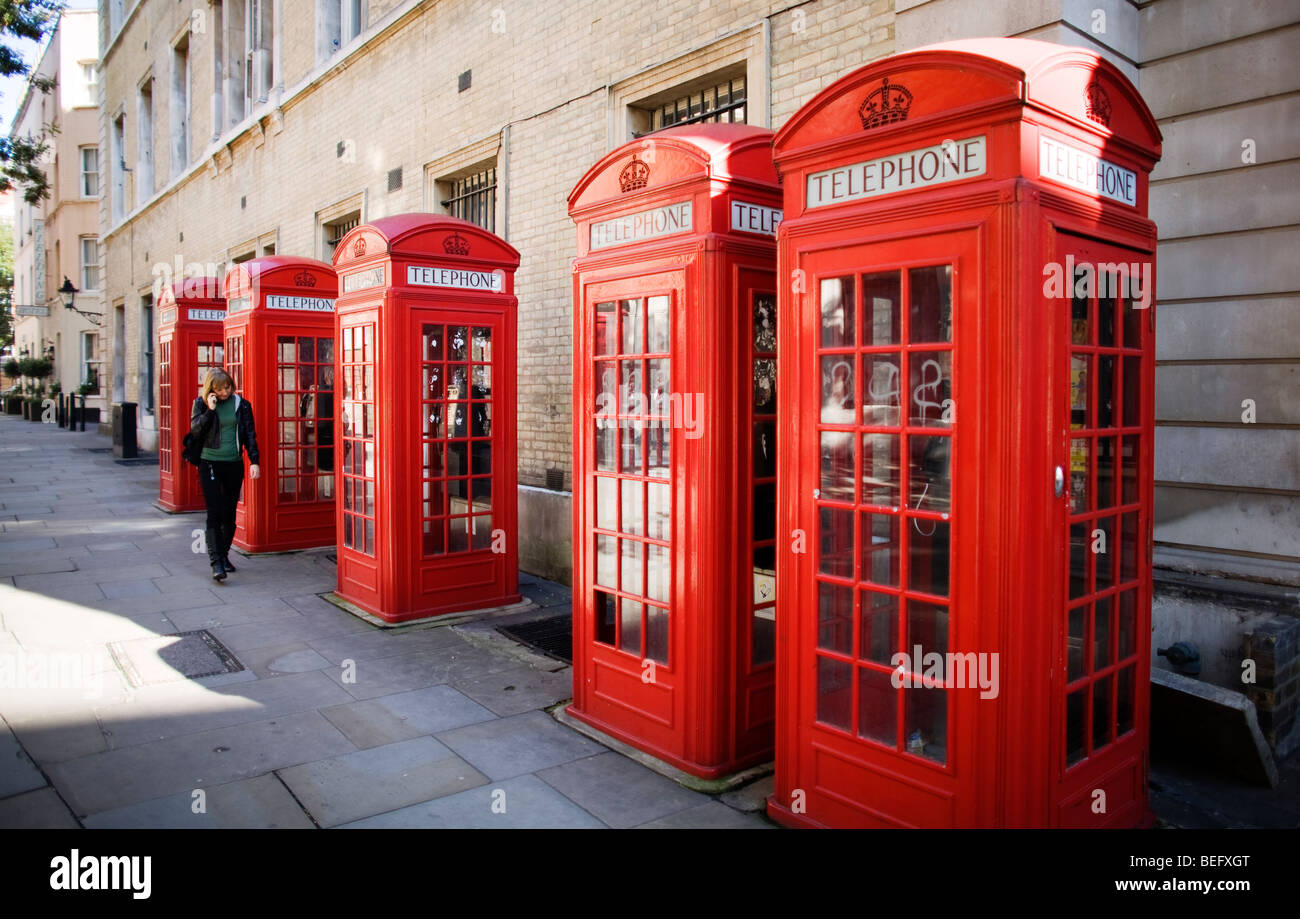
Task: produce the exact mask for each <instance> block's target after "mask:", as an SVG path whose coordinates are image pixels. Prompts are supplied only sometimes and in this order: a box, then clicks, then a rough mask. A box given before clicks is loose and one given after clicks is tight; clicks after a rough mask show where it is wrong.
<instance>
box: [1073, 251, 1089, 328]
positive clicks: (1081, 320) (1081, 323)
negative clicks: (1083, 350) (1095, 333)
mask: <svg viewBox="0 0 1300 919" xmlns="http://www.w3.org/2000/svg"><path fill="white" fill-rule="evenodd" d="M1079 281H1083V283H1082V284H1080V283H1079ZM1091 289H1092V283H1091V281H1090V280H1089V271H1088V268H1086V267H1085V266H1082V265H1081V266H1079V267H1078V268H1076V269H1075V270H1074V285H1073V286H1072V287H1071V288H1070V291H1071V293H1072V294H1073V293H1074V292H1075V291H1088V290H1091ZM1088 305H1089V303H1088V297H1087V296H1083V297H1079V296H1074V297H1072V298H1071V301H1070V341H1071V343H1072V344H1076V345H1090V344H1092V329H1091V327H1090V326H1089V325H1088Z"/></svg>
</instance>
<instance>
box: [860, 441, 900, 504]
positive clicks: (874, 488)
mask: <svg viewBox="0 0 1300 919" xmlns="http://www.w3.org/2000/svg"><path fill="white" fill-rule="evenodd" d="M899 440H900V438H899V437H898V435H896V434H863V435H862V503H863V504H875V505H877V506H879V507H898V480H899V477H900V476H901V474H902V470H901V468H900V462H899V452H898V450H899V448H898V444H899Z"/></svg>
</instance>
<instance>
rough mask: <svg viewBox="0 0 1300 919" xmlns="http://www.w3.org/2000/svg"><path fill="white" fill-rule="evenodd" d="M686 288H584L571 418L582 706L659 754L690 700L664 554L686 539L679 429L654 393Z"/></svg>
mask: <svg viewBox="0 0 1300 919" xmlns="http://www.w3.org/2000/svg"><path fill="white" fill-rule="evenodd" d="M684 287H685V277H684V274H683V272H680V271H672V272H662V273H656V274H648V275H644V276H641V277H637V278H628V279H623V280H619V281H610V282H603V283H595V284H590V285H588V286H587V287H586V290H585V295H584V300H583V302H584V316H585V317H587V321H589V322H591V323H592V325H591V330H592V331H591V336H592V337H591V339H590V340H591V341H592V342H593V346H592V349H591V352H590V353H591V358H590V359H589V360H590V364H589V365H588V368H587V369H586V372H587V373H590V374H591V379H592V381H593V387H592V391H593V393H594V395H595V400H594V405H592V406H590V407H586V406H583V407H581V409H580V410H579V412H578V413H577V417H578V418H579V419H582V420H583V421H584V422H585V423H586V424H587V425H588V427H587V430H586V431H584V432H583V434H582V439H581V441H580V443H581V446H580V449H579V453H578V456H579V463H580V464H581V466H582V467H583V468H581V469H579V470H578V472H577V474H576V475H575V482H578V483H581V484H580V485H579V486H577V487H583V488H588V489H590V491H589V493H588V495H587V500H586V501H585V502H584V505H585V508H586V513H585V515H584V518H583V519H582V520H580V521H578V522H577V523H578V527H579V531H578V533H577V534H576V538H577V539H579V540H582V541H583V542H584V543H585V544H587V545H589V547H590V548H589V551H587V552H584V553H582V554H581V556H580V557H581V558H584V559H587V560H588V562H587V564H588V570H587V571H586V572H584V574H583V578H582V581H581V583H584V584H591V585H593V596H594V606H595V610H594V612H595V615H594V616H575V617H574V645H575V647H576V648H579V649H585V650H580V651H579V654H581V655H582V656H583V657H584V658H585V660H583V661H581V662H580V663H579V667H580V668H582V669H584V670H585V671H586V680H587V682H588V684H589V685H591V686H592V687H594V688H593V689H592V690H591V691H590V692H589V693H588V694H587V704H586V712H587V714H588V715H590V716H592V717H593V718H596V719H599V720H601V721H609V722H614V723H621V721H625V720H626V719H627V713H629V712H630V713H634V714H635V715H636V716H637V720H636V724H637V729H638V731H639V732H640V734H639V738H638V739H640V740H642V741H643V742H644V743H645V744H646V746H647V747H650V748H652V749H663V750H671V749H674V748H675V747H676V746H677V745H679V744H680V740H679V734H680V733H681V725H682V719H683V718H684V716H685V715H684V713H685V704H686V701H685V699H684V698H683V696H682V694H681V693H680V692H679V684H680V682H681V678H680V671H681V668H682V666H683V661H684V657H685V654H686V651H685V648H686V645H685V640H684V638H683V633H684V631H685V630H686V628H687V625H686V624H685V623H683V622H681V621H680V615H679V613H678V611H677V609H675V607H677V604H675V603H673V599H674V596H675V595H674V586H675V584H677V583H679V582H680V573H678V577H676V578H675V577H674V571H673V560H674V558H675V557H680V556H681V553H674V552H673V551H672V550H673V548H674V547H675V546H677V545H678V544H679V543H680V540H681V539H682V533H681V527H680V526H679V524H680V522H681V521H680V514H679V513H678V512H676V510H675V509H676V508H678V507H681V506H682V502H684V501H686V500H688V499H687V496H686V494H685V490H686V489H685V487H684V485H681V484H680V483H681V482H682V481H684V479H679V489H680V493H678V494H674V486H673V481H672V451H673V446H674V443H673V435H674V434H675V432H674V431H672V430H671V418H670V417H669V405H668V404H667V403H666V402H665V401H664V399H663V398H662V396H665V395H666V394H667V393H669V392H670V391H671V390H672V387H673V378H672V374H673V370H674V359H675V358H676V357H678V355H675V354H674V352H673V350H672V337H673V336H672V326H673V323H674V321H675V319H676V318H677V317H679V310H680V303H681V300H682V297H683V291H684ZM678 385H681V384H680V383H679V384H678ZM656 393H659V394H660V395H661V397H660V398H656ZM679 462H680V460H679ZM628 655H631V657H629V656H628ZM646 662H650V663H651V664H653V668H654V669H653V671H652V672H653V674H654V678H653V679H643V677H642V674H644V673H647V672H651V671H648V670H647V663H646Z"/></svg>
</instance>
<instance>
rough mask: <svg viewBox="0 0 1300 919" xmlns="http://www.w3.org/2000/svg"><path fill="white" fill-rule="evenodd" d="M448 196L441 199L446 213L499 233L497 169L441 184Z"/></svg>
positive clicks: (447, 180) (439, 184) (445, 181)
mask: <svg viewBox="0 0 1300 919" xmlns="http://www.w3.org/2000/svg"><path fill="white" fill-rule="evenodd" d="M438 187H439V189H440V190H441V191H442V192H443V193H444V194H447V195H448V197H446V198H443V199H442V206H443V207H444V208H446V209H447V213H448V214H450V215H451V216H453V217H459V218H460V219H461V220H468V221H469V222H470V223H472V224H475V225H476V226H480V227H482V228H483V229H485V230H487V231H488V232H489V233H495V232H496V224H497V217H496V215H497V170H496V167H495V166H493V167H491V168H489V169H484V170H482V171H480V172H476V173H473V174H471V175H467V176H461V177H460V178H455V179H445V180H443V181H441V182H439V183H438Z"/></svg>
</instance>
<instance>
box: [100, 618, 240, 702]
mask: <svg viewBox="0 0 1300 919" xmlns="http://www.w3.org/2000/svg"><path fill="white" fill-rule="evenodd" d="M108 651H109V653H110V654H112V655H113V660H114V661H116V662H117V666H119V667H120V668H122V672H123V673H124V674H126V678H127V681H128V682H129V683H130V684H131V685H132V686H134V687H137V688H139V687H141V686H153V685H156V684H158V683H172V682H175V681H176V680H196V679H199V678H200V677H205V676H216V675H217V674H219V673H238V672H239V671H241V670H243V669H244V665H243V664H241V663H240V662H239V661H237V660H236V659H235V656H234V655H233V654H231V653H230V652H229V651H228V650H226V647H225V646H224V645H223V644H222V643H221V642H219V641H217V639H216V638H215V637H213V635H212V633H210V632H209V631H208V630H207V629H198V630H196V631H193V632H177V633H176V634H174V635H151V636H149V637H148V638H133V639H132V640H130V641H113V642H109V644H108Z"/></svg>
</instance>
